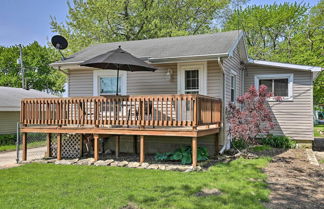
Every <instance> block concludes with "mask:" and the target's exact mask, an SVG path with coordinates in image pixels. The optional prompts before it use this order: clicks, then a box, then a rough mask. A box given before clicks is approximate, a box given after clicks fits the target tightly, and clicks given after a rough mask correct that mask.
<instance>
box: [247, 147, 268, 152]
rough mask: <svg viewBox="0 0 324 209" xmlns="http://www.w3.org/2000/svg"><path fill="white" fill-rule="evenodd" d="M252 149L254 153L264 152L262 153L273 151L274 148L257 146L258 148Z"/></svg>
mask: <svg viewBox="0 0 324 209" xmlns="http://www.w3.org/2000/svg"><path fill="white" fill-rule="evenodd" d="M250 149H251V150H252V151H254V152H262V151H266V150H271V149H272V147H271V146H269V145H257V146H254V147H251V148H250Z"/></svg>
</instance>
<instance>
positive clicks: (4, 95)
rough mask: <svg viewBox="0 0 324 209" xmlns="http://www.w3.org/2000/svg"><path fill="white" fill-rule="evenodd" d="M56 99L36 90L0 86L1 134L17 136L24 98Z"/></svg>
mask: <svg viewBox="0 0 324 209" xmlns="http://www.w3.org/2000/svg"><path fill="white" fill-rule="evenodd" d="M45 97H54V96H52V95H49V94H46V93H44V92H41V91H37V90H34V89H30V90H26V89H22V88H11V87H3V86H0V134H16V133H17V123H18V122H19V121H20V119H19V118H20V102H21V99H23V98H45Z"/></svg>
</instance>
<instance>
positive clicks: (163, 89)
mask: <svg viewBox="0 0 324 209" xmlns="http://www.w3.org/2000/svg"><path fill="white" fill-rule="evenodd" d="M155 66H156V67H158V68H159V69H158V70H157V71H155V72H127V94H129V95H147V94H176V93H177V63H172V64H161V65H155ZM168 70H172V72H173V73H172V77H171V80H168V79H167V78H166V74H167V72H168Z"/></svg>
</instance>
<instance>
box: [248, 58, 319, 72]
mask: <svg viewBox="0 0 324 209" xmlns="http://www.w3.org/2000/svg"><path fill="white" fill-rule="evenodd" d="M248 63H249V64H256V65H263V66H271V67H282V68H287V69H294V70H302V71H311V72H320V71H322V70H323V68H321V67H317V66H306V65H297V64H289V63H280V62H270V61H264V60H253V59H249V60H248Z"/></svg>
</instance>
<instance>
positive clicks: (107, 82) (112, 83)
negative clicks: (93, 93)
mask: <svg viewBox="0 0 324 209" xmlns="http://www.w3.org/2000/svg"><path fill="white" fill-rule="evenodd" d="M99 79H100V83H99V93H100V95H110V94H116V87H117V77H99ZM121 80H122V78H121V77H119V82H118V92H119V93H120V92H121Z"/></svg>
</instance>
